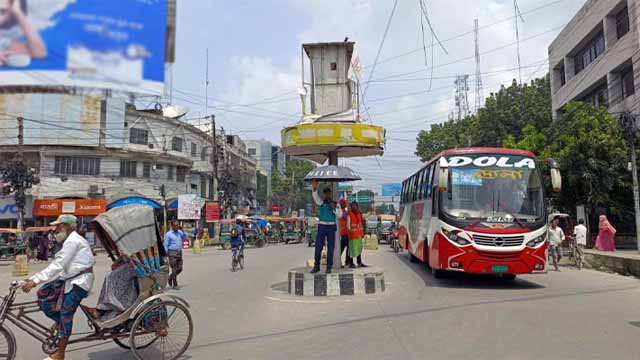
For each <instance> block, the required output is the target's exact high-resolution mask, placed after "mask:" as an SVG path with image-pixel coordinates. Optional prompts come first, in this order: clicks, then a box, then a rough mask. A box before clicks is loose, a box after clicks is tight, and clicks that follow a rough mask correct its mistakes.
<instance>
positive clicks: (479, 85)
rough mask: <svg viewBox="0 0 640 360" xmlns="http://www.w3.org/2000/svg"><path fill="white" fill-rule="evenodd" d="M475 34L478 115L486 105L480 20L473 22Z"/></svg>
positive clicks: (476, 110)
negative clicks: (484, 104)
mask: <svg viewBox="0 0 640 360" xmlns="http://www.w3.org/2000/svg"><path fill="white" fill-rule="evenodd" d="M473 33H474V35H475V41H476V109H475V112H476V114H478V112H479V111H480V108H481V107H482V105H483V103H484V96H483V95H482V73H481V72H480V36H479V27H478V19H474V20H473Z"/></svg>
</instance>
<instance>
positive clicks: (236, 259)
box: [231, 246, 244, 272]
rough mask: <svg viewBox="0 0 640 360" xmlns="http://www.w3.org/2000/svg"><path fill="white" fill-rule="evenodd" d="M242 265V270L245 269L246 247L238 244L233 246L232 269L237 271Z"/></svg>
mask: <svg viewBox="0 0 640 360" xmlns="http://www.w3.org/2000/svg"><path fill="white" fill-rule="evenodd" d="M238 267H240V270H243V269H244V249H243V248H240V249H239V250H238V246H234V247H232V248H231V271H234V272H235V271H236V270H237V269H238Z"/></svg>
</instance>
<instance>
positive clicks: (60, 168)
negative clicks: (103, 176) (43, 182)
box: [53, 156, 100, 175]
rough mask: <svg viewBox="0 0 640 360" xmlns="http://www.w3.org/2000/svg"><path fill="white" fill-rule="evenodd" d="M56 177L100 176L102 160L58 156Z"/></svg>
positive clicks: (55, 168) (54, 170)
mask: <svg viewBox="0 0 640 360" xmlns="http://www.w3.org/2000/svg"><path fill="white" fill-rule="evenodd" d="M53 172H54V173H55V174H56V175H100V158H91V157H71V156H56V158H55V164H54V166H53Z"/></svg>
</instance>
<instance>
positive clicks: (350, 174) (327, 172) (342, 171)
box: [304, 165, 362, 182]
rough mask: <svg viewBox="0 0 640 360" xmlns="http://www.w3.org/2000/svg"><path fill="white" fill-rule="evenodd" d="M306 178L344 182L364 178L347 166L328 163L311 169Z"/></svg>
mask: <svg viewBox="0 0 640 360" xmlns="http://www.w3.org/2000/svg"><path fill="white" fill-rule="evenodd" d="M304 180H305V181H312V180H318V181H332V182H335V181H339V182H343V181H355V180H362V178H361V177H360V176H359V175H358V174H356V173H355V172H354V171H353V170H351V169H349V168H348V167H346V166H337V165H326V166H320V167H317V168H315V169H313V170H311V172H309V173H308V174H307V176H305V177H304Z"/></svg>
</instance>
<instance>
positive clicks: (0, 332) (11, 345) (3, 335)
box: [0, 326, 18, 360]
mask: <svg viewBox="0 0 640 360" xmlns="http://www.w3.org/2000/svg"><path fill="white" fill-rule="evenodd" d="M17 351H18V349H17V347H16V338H15V336H13V333H12V332H11V330H9V329H7V328H6V327H4V326H1V327H0V359H9V360H13V359H15V358H16V352H17Z"/></svg>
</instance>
